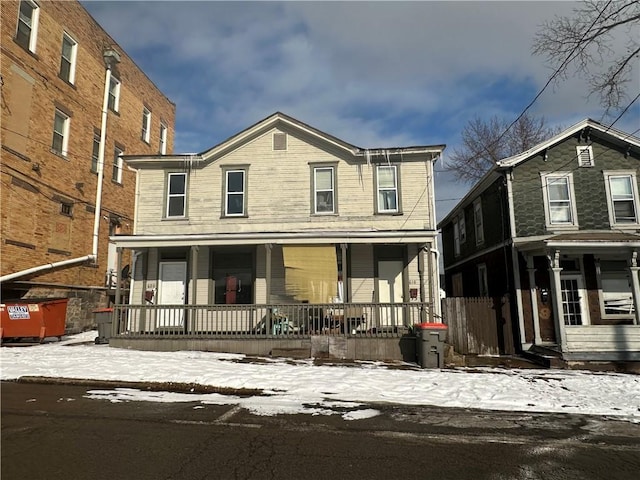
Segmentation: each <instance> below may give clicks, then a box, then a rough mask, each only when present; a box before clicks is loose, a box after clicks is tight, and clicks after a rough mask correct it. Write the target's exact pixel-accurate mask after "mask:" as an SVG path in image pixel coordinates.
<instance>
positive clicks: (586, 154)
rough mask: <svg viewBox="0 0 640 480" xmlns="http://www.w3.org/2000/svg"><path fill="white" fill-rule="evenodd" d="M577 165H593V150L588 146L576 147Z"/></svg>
mask: <svg viewBox="0 0 640 480" xmlns="http://www.w3.org/2000/svg"><path fill="white" fill-rule="evenodd" d="M576 155H577V157H578V166H579V167H593V165H594V162H593V150H592V149H591V147H590V146H588V147H576Z"/></svg>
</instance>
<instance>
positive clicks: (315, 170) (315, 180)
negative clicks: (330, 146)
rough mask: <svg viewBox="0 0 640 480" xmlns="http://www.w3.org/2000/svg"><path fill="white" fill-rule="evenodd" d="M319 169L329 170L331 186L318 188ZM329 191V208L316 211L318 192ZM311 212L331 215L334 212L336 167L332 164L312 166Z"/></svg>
mask: <svg viewBox="0 0 640 480" xmlns="http://www.w3.org/2000/svg"><path fill="white" fill-rule="evenodd" d="M320 170H330V172H331V188H330V189H322V190H319V189H318V177H317V175H318V172H319V171H320ZM321 192H331V210H323V211H318V193H321ZM313 213H314V214H315V215H333V214H335V213H336V168H335V167H334V166H332V165H326V166H317V167H315V166H314V167H313Z"/></svg>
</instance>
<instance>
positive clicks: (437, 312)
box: [429, 247, 442, 321]
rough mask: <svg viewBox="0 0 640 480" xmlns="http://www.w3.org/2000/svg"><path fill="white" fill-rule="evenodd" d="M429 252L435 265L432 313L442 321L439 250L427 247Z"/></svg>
mask: <svg viewBox="0 0 640 480" xmlns="http://www.w3.org/2000/svg"><path fill="white" fill-rule="evenodd" d="M429 253H430V254H432V255H433V256H434V258H435V261H436V263H435V265H436V268H435V269H434V270H435V275H433V277H434V279H435V282H434V283H435V287H436V288H435V291H436V293H435V294H434V297H435V298H434V301H433V304H434V306H435V308H434V309H433V313H434V314H435V316H436V318H438V319H440V321H442V305H441V299H440V252H439V251H438V248H433V247H429Z"/></svg>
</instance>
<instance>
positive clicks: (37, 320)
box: [0, 298, 69, 342]
mask: <svg viewBox="0 0 640 480" xmlns="http://www.w3.org/2000/svg"><path fill="white" fill-rule="evenodd" d="M68 302H69V299H68V298H56V299H22V300H15V301H9V302H6V303H2V304H0V339H5V338H25V337H32V338H38V339H40V342H42V341H43V340H44V339H45V338H46V337H58V340H60V339H61V338H62V336H63V335H64V330H65V325H66V319H67V303H68Z"/></svg>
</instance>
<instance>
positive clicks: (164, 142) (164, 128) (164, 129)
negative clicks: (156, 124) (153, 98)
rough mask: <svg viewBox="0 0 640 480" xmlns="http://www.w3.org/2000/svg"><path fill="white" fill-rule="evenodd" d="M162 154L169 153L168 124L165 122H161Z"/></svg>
mask: <svg viewBox="0 0 640 480" xmlns="http://www.w3.org/2000/svg"><path fill="white" fill-rule="evenodd" d="M159 150H160V154H161V155H165V154H166V153H167V126H166V125H165V124H164V123H161V124H160V148H159Z"/></svg>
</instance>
